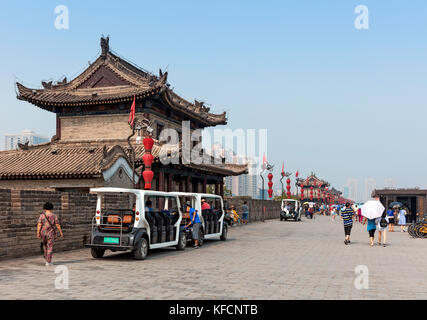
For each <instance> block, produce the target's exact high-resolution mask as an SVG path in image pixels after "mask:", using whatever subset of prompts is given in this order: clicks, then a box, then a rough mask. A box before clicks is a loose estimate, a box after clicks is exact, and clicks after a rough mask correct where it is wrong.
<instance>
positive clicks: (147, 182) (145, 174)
mask: <svg viewBox="0 0 427 320" xmlns="http://www.w3.org/2000/svg"><path fill="white" fill-rule="evenodd" d="M142 177H143V178H144V181H145V185H144V188H145V189H151V181H152V180H153V177H154V172H153V171H151V170H144V172H143V173H142Z"/></svg>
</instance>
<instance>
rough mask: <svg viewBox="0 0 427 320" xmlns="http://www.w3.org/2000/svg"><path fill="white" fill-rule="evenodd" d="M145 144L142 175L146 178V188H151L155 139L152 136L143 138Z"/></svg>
mask: <svg viewBox="0 0 427 320" xmlns="http://www.w3.org/2000/svg"><path fill="white" fill-rule="evenodd" d="M142 143H143V144H144V149H145V154H144V155H143V156H142V161H143V162H144V166H145V169H144V172H143V173H142V177H143V178H144V182H145V185H144V189H151V181H153V177H154V172H153V171H152V170H151V165H152V164H153V161H154V157H153V155H152V154H151V150H152V149H153V145H154V140H153V138H151V137H150V136H147V137H145V138H144V139H143V140H142Z"/></svg>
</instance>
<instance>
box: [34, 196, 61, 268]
mask: <svg viewBox="0 0 427 320" xmlns="http://www.w3.org/2000/svg"><path fill="white" fill-rule="evenodd" d="M43 210H44V212H43V213H42V214H40V217H39V220H38V222H37V238H39V239H41V240H42V244H43V253H44V258H45V260H46V265H47V266H50V265H52V255H53V246H54V245H55V239H56V230H58V231H59V233H60V235H61V237H63V236H64V235H63V233H62V229H61V226H60V225H59V221H58V217H57V216H56V215H55V214H54V213H53V212H52V210H53V204H52V203H50V202H46V203H45V204H44V206H43Z"/></svg>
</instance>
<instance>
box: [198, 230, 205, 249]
mask: <svg viewBox="0 0 427 320" xmlns="http://www.w3.org/2000/svg"><path fill="white" fill-rule="evenodd" d="M204 240H205V236H204V233H203V230H202V229H200V230H199V247H201V246H203V243H204Z"/></svg>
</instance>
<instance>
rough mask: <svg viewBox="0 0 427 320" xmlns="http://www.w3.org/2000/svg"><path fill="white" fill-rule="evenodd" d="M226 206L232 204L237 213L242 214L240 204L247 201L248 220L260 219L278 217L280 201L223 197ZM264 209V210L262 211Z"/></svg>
mask: <svg viewBox="0 0 427 320" xmlns="http://www.w3.org/2000/svg"><path fill="white" fill-rule="evenodd" d="M224 201H225V202H226V207H227V206H228V207H230V206H231V205H234V206H235V207H236V211H237V213H238V214H239V215H240V216H241V215H242V213H243V212H242V205H243V202H244V201H247V205H248V206H249V222H253V221H262V219H263V215H264V219H265V220H267V219H276V218H277V219H278V218H279V215H280V201H271V200H257V199H252V198H251V197H225V198H224ZM264 210H265V211H264Z"/></svg>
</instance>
